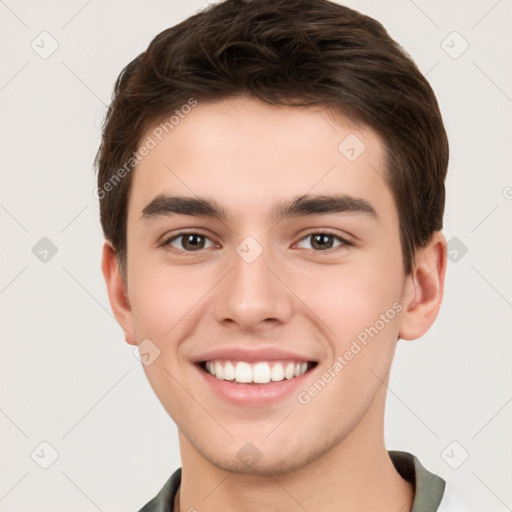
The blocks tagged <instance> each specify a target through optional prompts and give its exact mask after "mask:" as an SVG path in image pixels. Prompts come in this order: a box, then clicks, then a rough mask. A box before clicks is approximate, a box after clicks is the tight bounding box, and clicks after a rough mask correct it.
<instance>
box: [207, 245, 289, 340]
mask: <svg viewBox="0 0 512 512" xmlns="http://www.w3.org/2000/svg"><path fill="white" fill-rule="evenodd" d="M240 254H242V256H241V255H240ZM240 254H239V253H235V254H234V256H233V258H232V268H231V271H230V272H228V274H227V275H226V277H225V278H224V279H223V280H222V281H221V282H220V283H219V289H218V293H217V300H216V303H215V317H216V320H217V321H218V322H220V323H222V324H226V325H227V324H236V325H237V326H238V328H239V329H241V330H244V331H250V332H258V331H264V330H266V329H268V328H271V327H272V326H278V325H281V324H284V323H286V322H288V321H289V320H290V318H291V316H292V314H293V294H292V292H291V291H290V289H289V288H288V286H289V285H288V286H287V283H286V281H287V279H286V277H285V276H284V275H283V272H281V271H280V265H278V263H277V261H276V260H275V259H273V258H271V256H270V254H269V251H267V250H266V249H264V250H263V252H262V253H261V254H260V255H259V256H258V257H257V258H256V259H255V260H254V261H252V262H251V260H250V259H248V258H245V257H243V256H245V255H244V254H243V253H242V252H240Z"/></svg>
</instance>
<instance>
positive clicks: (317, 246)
mask: <svg viewBox="0 0 512 512" xmlns="http://www.w3.org/2000/svg"><path fill="white" fill-rule="evenodd" d="M308 239H309V240H310V245H311V248H312V249H313V250H314V251H317V252H320V251H328V250H329V249H334V248H336V247H339V246H343V245H351V244H350V242H348V241H347V240H345V239H344V238H342V237H340V236H339V235H334V234H332V233H323V232H320V233H310V234H309V235H307V236H305V237H304V238H302V240H301V242H303V241H304V240H308ZM336 241H338V242H339V243H338V244H337V245H334V244H335V243H336ZM305 248H306V249H309V247H305Z"/></svg>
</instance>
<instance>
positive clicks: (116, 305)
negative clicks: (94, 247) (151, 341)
mask: <svg viewBox="0 0 512 512" xmlns="http://www.w3.org/2000/svg"><path fill="white" fill-rule="evenodd" d="M101 269H102V271H103V277H104V278H105V283H106V285H107V292H108V297H109V300H110V305H111V306H112V311H113V312H114V316H115V317H116V320H117V322H118V323H119V325H120V326H121V327H122V329H123V331H124V336H125V339H126V343H129V344H130V345H137V341H136V338H135V331H134V329H133V313H132V309H131V305H130V301H129V299H128V293H127V290H126V285H125V282H124V281H123V279H122V278H121V275H120V273H119V268H118V265H117V260H116V254H115V251H114V249H113V247H112V244H111V243H110V242H109V241H108V240H107V241H105V243H104V244H103V255H102V260H101Z"/></svg>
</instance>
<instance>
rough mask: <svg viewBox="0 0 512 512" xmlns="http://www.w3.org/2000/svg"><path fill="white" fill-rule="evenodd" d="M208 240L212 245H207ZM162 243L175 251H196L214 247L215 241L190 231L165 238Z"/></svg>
mask: <svg viewBox="0 0 512 512" xmlns="http://www.w3.org/2000/svg"><path fill="white" fill-rule="evenodd" d="M208 242H210V244H211V245H209V246H207V243H208ZM162 245H164V246H165V247H166V248H169V249H170V250H171V251H173V252H194V251H200V250H201V249H207V248H209V247H213V246H214V243H213V242H212V241H211V240H210V239H209V238H208V237H207V236H205V235H203V234H201V233H195V232H190V233H178V234H177V235H175V236H173V237H171V238H168V239H167V240H165V241H164V243H163V244H162Z"/></svg>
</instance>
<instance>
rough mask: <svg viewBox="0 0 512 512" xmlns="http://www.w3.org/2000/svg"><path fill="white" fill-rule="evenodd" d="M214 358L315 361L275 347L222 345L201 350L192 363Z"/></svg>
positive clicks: (229, 359) (247, 360) (250, 360)
mask: <svg viewBox="0 0 512 512" xmlns="http://www.w3.org/2000/svg"><path fill="white" fill-rule="evenodd" d="M215 360H227V361H246V362H248V363H249V362H254V361H281V360H293V361H306V362H316V360H315V359H312V358H311V357H309V356H306V355H303V354H298V353H296V352H291V351H288V350H283V349H280V348H276V347H267V348H259V349H254V350H248V349H244V348H240V347H224V348H216V349H212V350H209V351H207V352H203V353H202V354H199V355H198V356H196V357H194V358H192V362H194V363H203V362H205V361H215Z"/></svg>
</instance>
